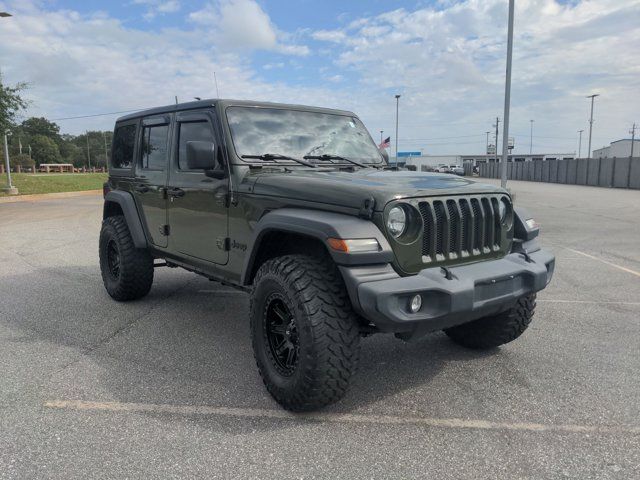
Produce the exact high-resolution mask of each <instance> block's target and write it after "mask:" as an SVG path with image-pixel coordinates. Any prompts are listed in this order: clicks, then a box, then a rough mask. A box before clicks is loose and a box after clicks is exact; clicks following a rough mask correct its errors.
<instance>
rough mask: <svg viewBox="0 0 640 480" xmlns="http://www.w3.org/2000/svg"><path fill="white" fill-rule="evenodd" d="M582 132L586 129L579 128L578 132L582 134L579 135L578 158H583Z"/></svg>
mask: <svg viewBox="0 0 640 480" xmlns="http://www.w3.org/2000/svg"><path fill="white" fill-rule="evenodd" d="M582 132H584V130H578V134H579V135H580V136H579V137H578V158H582V157H581V155H582Z"/></svg>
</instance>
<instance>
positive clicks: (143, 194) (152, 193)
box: [133, 116, 171, 247]
mask: <svg viewBox="0 0 640 480" xmlns="http://www.w3.org/2000/svg"><path fill="white" fill-rule="evenodd" d="M170 126H171V122H170V117H169V116H159V117H151V118H145V119H144V120H143V121H142V125H141V127H142V129H141V131H140V135H139V137H138V145H139V148H138V149H137V151H138V155H137V156H138V158H137V161H136V167H135V172H136V174H135V181H134V184H133V195H134V197H135V199H136V203H137V205H138V209H139V210H140V211H141V212H142V213H143V215H142V217H143V220H144V224H145V228H146V230H147V235H148V236H149V239H150V240H151V243H153V244H154V245H156V246H158V247H166V246H167V244H168V238H167V235H168V233H169V232H168V229H167V196H166V186H167V171H168V163H169V131H170Z"/></svg>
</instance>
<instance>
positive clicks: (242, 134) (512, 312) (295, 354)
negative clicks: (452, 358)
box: [99, 100, 554, 411]
mask: <svg viewBox="0 0 640 480" xmlns="http://www.w3.org/2000/svg"><path fill="white" fill-rule="evenodd" d="M104 192H105V197H104V200H105V201H104V213H103V218H104V220H103V222H102V230H101V233H100V247H99V248H100V268H101V271H102V279H103V281H104V285H105V287H106V289H107V292H108V293H109V295H111V297H113V298H114V299H115V300H119V301H126V300H134V299H138V298H141V297H143V296H145V295H146V294H147V293H148V292H149V290H150V289H151V284H152V283H153V272H154V268H156V267H159V266H169V267H182V268H185V269H187V270H190V271H192V272H195V273H199V274H201V275H204V276H205V277H207V278H209V279H211V280H215V281H218V282H220V283H222V284H224V285H231V286H233V287H236V288H239V289H242V290H246V291H247V292H249V294H250V298H251V300H250V328H251V337H252V344H253V350H254V354H255V359H256V362H257V365H258V370H259V372H260V375H261V376H262V379H263V380H264V384H265V385H266V388H267V389H268V391H269V392H270V393H271V395H272V396H273V397H274V398H275V399H276V400H277V401H278V403H280V404H281V405H282V406H283V407H284V408H286V409H289V410H293V411H304V410H313V409H316V408H319V407H322V406H324V405H328V404H330V403H333V402H335V401H337V400H339V399H340V398H341V397H342V396H343V395H344V394H345V392H346V390H347V387H348V385H349V382H350V380H351V377H352V376H353V375H354V373H355V371H356V366H357V363H358V352H359V342H360V337H362V336H365V335H370V334H373V333H377V332H391V333H395V334H396V335H397V336H398V337H399V338H402V339H404V340H410V339H413V338H416V337H419V336H420V335H423V334H425V333H427V332H433V331H437V330H444V332H445V333H446V334H447V335H448V336H449V337H450V338H451V339H452V340H453V341H454V342H456V343H458V344H460V345H463V346H465V347H468V348H476V349H488V348H494V347H497V346H498V345H502V344H504V343H507V342H510V341H512V340H514V339H516V338H517V337H519V336H520V335H521V334H522V333H523V332H524V330H525V329H526V328H527V326H528V325H529V323H530V322H531V319H532V316H533V313H534V308H535V294H536V292H537V291H539V290H542V289H543V288H545V287H546V285H547V284H548V283H549V281H550V280H551V276H552V274H553V269H554V257H553V256H552V255H551V254H550V253H548V252H546V251H544V250H541V249H540V247H539V246H538V244H537V240H536V237H537V235H538V231H539V230H538V226H537V225H536V223H535V222H534V220H533V219H532V218H531V217H530V216H529V215H528V214H527V213H525V212H524V211H522V210H520V209H517V208H514V207H513V204H512V202H511V197H510V195H509V193H508V192H507V191H505V190H503V189H500V188H498V187H494V186H492V185H484V184H480V183H475V182H473V181H470V180H468V179H466V178H464V177H458V176H454V175H441V174H433V173H419V172H413V171H405V170H401V169H398V168H392V167H390V166H389V165H388V157H387V156H386V154H385V153H384V152H381V151H379V150H378V148H377V146H376V144H375V143H374V142H373V140H372V139H371V136H370V135H369V133H368V132H367V129H366V128H365V126H364V125H363V124H362V122H361V121H360V120H359V119H358V117H357V116H356V115H355V114H353V113H351V112H347V111H340V110H329V109H325V108H316V107H306V106H299V105H283V104H273V103H262V102H248V101H234V100H202V101H197V102H190V103H183V104H178V105H171V106H167V107H161V108H155V109H151V110H146V111H143V112H139V113H135V114H131V115H127V116H124V117H122V118H120V119H118V120H117V121H116V126H115V134H114V140H113V145H112V155H111V160H110V165H109V181H108V182H107V183H106V184H105V186H104ZM155 259H160V260H158V263H154V260H155Z"/></svg>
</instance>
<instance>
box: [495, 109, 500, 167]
mask: <svg viewBox="0 0 640 480" xmlns="http://www.w3.org/2000/svg"><path fill="white" fill-rule="evenodd" d="M499 124H500V118H499V117H496V124H495V125H494V127H495V128H496V163H498V125H499Z"/></svg>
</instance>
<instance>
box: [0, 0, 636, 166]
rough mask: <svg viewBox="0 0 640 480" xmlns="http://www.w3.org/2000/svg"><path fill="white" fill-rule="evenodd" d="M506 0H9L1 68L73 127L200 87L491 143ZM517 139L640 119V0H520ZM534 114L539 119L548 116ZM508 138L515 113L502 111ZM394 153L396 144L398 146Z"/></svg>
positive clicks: (625, 133)
mask: <svg viewBox="0 0 640 480" xmlns="http://www.w3.org/2000/svg"><path fill="white" fill-rule="evenodd" d="M507 4H508V2H507V1H506V0H466V1H455V0H431V1H429V0H421V1H415V0H414V1H408V0H407V1H391V0H387V1H384V2H383V1H380V0H367V1H365V0H351V1H344V0H342V1H337V0H322V1H319V0H315V1H312V0H295V1H293V0H291V1H284V0H280V1H277V0H193V1H187V0H122V1H102V2H98V1H90V0H84V1H81V0H15V1H13V0H12V1H2V0H0V11H6V12H9V13H11V14H12V15H13V16H12V17H9V18H0V71H1V72H2V75H3V79H4V82H5V83H9V84H13V83H16V82H27V83H28V84H29V89H28V90H27V92H26V97H27V98H28V99H29V100H30V102H31V103H30V107H29V109H28V110H27V112H25V114H24V115H25V117H28V116H45V117H47V118H49V119H56V122H57V123H58V124H59V125H60V127H61V130H62V131H63V132H65V133H72V134H78V133H81V132H83V131H85V130H92V129H104V130H108V129H112V128H113V123H114V120H115V119H116V118H117V117H118V114H110V115H102V116H93V117H87V118H75V119H70V118H69V117H77V116H85V115H95V114H101V113H111V112H121V111H127V110H137V109H144V108H150V107H154V106H159V105H166V104H170V103H173V102H174V101H175V100H174V99H175V96H177V97H178V100H179V101H188V100H191V99H193V97H202V98H215V97H216V96H217V93H216V85H215V83H214V72H215V77H216V78H217V84H218V85H217V87H218V91H219V95H220V97H222V98H236V99H251V100H266V101H277V102H287V103H300V104H306V105H319V106H324V107H334V108H340V109H346V110H352V111H354V112H355V113H356V114H358V115H359V116H360V118H361V119H362V120H363V122H364V124H365V125H366V126H367V128H368V129H369V131H370V132H371V134H372V136H373V138H374V139H375V140H376V141H379V140H380V130H383V131H384V133H383V136H384V137H385V138H386V137H387V136H391V139H392V140H391V143H392V147H393V145H394V142H395V107H396V100H395V98H394V95H395V94H400V95H401V97H400V104H399V105H400V106H399V112H400V113H399V135H398V143H399V147H398V149H399V150H400V151H422V152H423V153H425V154H434V155H438V154H479V153H484V149H485V144H486V138H487V137H486V132H487V131H490V132H491V133H490V143H491V142H492V141H493V140H492V137H493V131H494V130H495V129H494V127H493V124H494V123H495V119H496V117H500V120H501V121H502V116H503V108H504V81H505V62H506V40H507V13H508V7H507ZM512 82H513V83H512V95H511V122H510V132H511V136H513V137H514V138H515V150H514V153H528V152H529V149H530V128H531V126H532V125H533V150H534V152H538V153H573V152H576V151H577V150H578V130H584V133H583V142H582V153H583V156H584V153H585V152H586V149H587V137H588V130H589V108H590V103H589V102H590V101H589V100H588V99H587V98H585V96H587V95H590V94H592V93H598V94H600V96H599V97H597V98H596V101H595V111H594V124H593V142H592V150H593V149H596V148H600V147H602V146H604V145H608V144H609V143H610V142H611V141H614V140H618V139H620V138H628V137H630V134H629V130H630V128H631V125H632V124H633V122H636V123H637V124H640V0H565V1H560V0H517V1H516V13H515V37H514V54H513V80H512ZM530 120H534V122H533V123H531V122H530ZM500 137H502V124H500ZM391 151H392V153H393V148H392V150H391Z"/></svg>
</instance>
